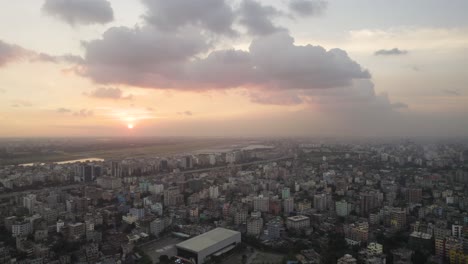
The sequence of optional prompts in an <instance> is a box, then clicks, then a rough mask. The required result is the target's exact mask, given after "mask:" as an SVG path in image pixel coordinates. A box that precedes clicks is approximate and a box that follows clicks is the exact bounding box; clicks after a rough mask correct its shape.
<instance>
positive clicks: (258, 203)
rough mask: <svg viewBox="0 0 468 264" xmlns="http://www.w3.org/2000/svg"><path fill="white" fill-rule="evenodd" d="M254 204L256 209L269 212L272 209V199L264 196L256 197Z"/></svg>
mask: <svg viewBox="0 0 468 264" xmlns="http://www.w3.org/2000/svg"><path fill="white" fill-rule="evenodd" d="M253 205H254V211H259V212H268V211H269V209H270V199H269V198H268V197H263V196H258V197H254V199H253Z"/></svg>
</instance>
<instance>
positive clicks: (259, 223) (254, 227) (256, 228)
mask: <svg viewBox="0 0 468 264" xmlns="http://www.w3.org/2000/svg"><path fill="white" fill-rule="evenodd" d="M262 229H263V219H262V218H260V217H251V218H250V219H249V220H247V234H248V235H251V236H258V235H260V234H261V233H262Z"/></svg>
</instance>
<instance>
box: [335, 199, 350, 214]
mask: <svg viewBox="0 0 468 264" xmlns="http://www.w3.org/2000/svg"><path fill="white" fill-rule="evenodd" d="M349 207H350V206H349V205H348V202H346V201H345V200H341V201H337V202H335V211H336V214H337V215H338V216H341V217H346V216H348V215H349V213H350V211H351V210H349Z"/></svg>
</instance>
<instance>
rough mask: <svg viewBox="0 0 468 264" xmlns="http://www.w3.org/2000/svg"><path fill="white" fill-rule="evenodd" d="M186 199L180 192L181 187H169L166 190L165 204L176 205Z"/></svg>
mask: <svg viewBox="0 0 468 264" xmlns="http://www.w3.org/2000/svg"><path fill="white" fill-rule="evenodd" d="M183 201H184V197H183V195H181V194H180V190H179V187H176V186H174V187H169V188H168V189H167V190H164V206H176V205H177V204H180V203H182V202H183Z"/></svg>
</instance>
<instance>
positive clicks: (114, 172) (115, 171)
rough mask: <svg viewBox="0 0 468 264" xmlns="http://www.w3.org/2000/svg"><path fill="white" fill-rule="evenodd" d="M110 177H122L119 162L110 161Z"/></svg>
mask: <svg viewBox="0 0 468 264" xmlns="http://www.w3.org/2000/svg"><path fill="white" fill-rule="evenodd" d="M111 176H112V177H115V178H120V177H122V165H121V164H120V162H119V161H115V160H114V161H111Z"/></svg>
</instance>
